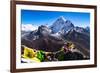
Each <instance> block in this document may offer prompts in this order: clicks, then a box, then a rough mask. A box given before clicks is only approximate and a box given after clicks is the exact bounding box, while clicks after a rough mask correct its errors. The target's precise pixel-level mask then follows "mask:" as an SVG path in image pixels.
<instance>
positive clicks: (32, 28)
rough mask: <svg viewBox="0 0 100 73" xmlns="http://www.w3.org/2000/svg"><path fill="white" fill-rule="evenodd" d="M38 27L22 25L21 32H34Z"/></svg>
mask: <svg viewBox="0 0 100 73" xmlns="http://www.w3.org/2000/svg"><path fill="white" fill-rule="evenodd" d="M37 28H38V27H37V26H35V25H32V24H22V26H21V30H22V31H34V30H36V29H37Z"/></svg>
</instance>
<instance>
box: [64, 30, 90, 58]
mask: <svg viewBox="0 0 100 73" xmlns="http://www.w3.org/2000/svg"><path fill="white" fill-rule="evenodd" d="M65 38H66V39H67V40H68V41H71V42H73V43H74V44H75V45H76V47H77V48H78V49H79V50H80V51H82V52H83V53H84V54H85V55H86V56H88V57H89V56H90V51H89V50H90V36H89V34H88V35H87V33H84V32H83V31H79V30H75V29H72V30H70V31H69V32H68V33H67V34H66V35H65Z"/></svg>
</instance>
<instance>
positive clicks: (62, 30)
mask: <svg viewBox="0 0 100 73" xmlns="http://www.w3.org/2000/svg"><path fill="white" fill-rule="evenodd" d="M66 41H68V42H72V43H74V44H75V45H76V48H78V50H80V51H82V53H83V54H84V55H85V56H88V57H89V55H90V28H89V27H86V28H83V27H79V26H75V25H74V24H73V23H72V22H71V21H70V20H66V19H65V18H64V17H63V16H61V17H59V18H58V19H57V20H56V21H55V22H54V23H53V24H52V25H51V26H49V27H48V26H45V25H41V26H39V27H38V29H37V30H34V31H23V30H22V36H21V44H22V45H26V46H28V47H30V48H35V49H41V50H44V51H51V52H54V51H58V50H59V49H60V48H61V47H62V45H64V43H65V42H66Z"/></svg>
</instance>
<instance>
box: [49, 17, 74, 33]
mask: <svg viewBox="0 0 100 73" xmlns="http://www.w3.org/2000/svg"><path fill="white" fill-rule="evenodd" d="M50 28H51V30H52V32H53V33H57V32H63V33H65V32H67V31H68V30H69V29H72V28H74V25H73V24H72V22H71V21H69V20H66V19H65V18H64V17H63V16H60V17H59V18H58V19H57V20H56V21H55V22H54V23H53V24H52V25H51V27H50Z"/></svg>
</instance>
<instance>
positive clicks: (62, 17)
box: [58, 16, 66, 22]
mask: <svg viewBox="0 0 100 73" xmlns="http://www.w3.org/2000/svg"><path fill="white" fill-rule="evenodd" d="M58 19H60V20H63V21H64V22H65V21H66V19H65V18H64V16H60V17H59V18H58Z"/></svg>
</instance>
